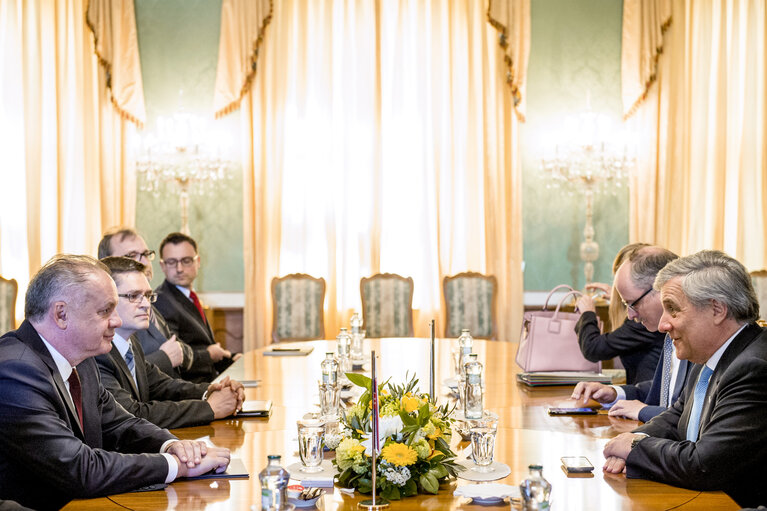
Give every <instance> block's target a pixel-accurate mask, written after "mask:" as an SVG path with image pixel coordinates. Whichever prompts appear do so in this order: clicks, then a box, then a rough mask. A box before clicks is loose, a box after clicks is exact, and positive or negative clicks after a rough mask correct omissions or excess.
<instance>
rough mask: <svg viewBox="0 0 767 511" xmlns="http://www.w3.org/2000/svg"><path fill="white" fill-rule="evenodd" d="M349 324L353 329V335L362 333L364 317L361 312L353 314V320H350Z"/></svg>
mask: <svg viewBox="0 0 767 511" xmlns="http://www.w3.org/2000/svg"><path fill="white" fill-rule="evenodd" d="M349 324H350V325H351V327H352V335H354V334H361V333H362V317H360V313H359V312H355V313H354V314H352V319H351V320H349Z"/></svg>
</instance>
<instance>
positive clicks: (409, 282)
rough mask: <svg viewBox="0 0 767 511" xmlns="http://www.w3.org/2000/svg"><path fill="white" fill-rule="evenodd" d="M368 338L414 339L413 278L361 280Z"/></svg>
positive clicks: (380, 275)
mask: <svg viewBox="0 0 767 511" xmlns="http://www.w3.org/2000/svg"><path fill="white" fill-rule="evenodd" d="M360 295H361V297H362V319H363V321H364V325H365V326H364V328H365V336H366V337H371V338H380V337H413V335H414V334H413V279H412V278H411V277H407V278H405V277H401V276H400V275H397V274H394V273H378V274H376V275H373V276H372V277H364V278H362V280H360Z"/></svg>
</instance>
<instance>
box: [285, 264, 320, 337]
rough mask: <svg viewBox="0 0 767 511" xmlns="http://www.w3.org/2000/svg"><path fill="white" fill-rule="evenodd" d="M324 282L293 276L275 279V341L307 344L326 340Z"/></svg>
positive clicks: (317, 279)
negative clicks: (305, 342) (309, 341)
mask: <svg viewBox="0 0 767 511" xmlns="http://www.w3.org/2000/svg"><path fill="white" fill-rule="evenodd" d="M324 303H325V279H323V278H315V277H312V276H310V275H305V274H303V273H292V274H290V275H286V276H284V277H280V278H278V277H275V278H273V279H272V306H273V309H274V320H273V324H272V339H273V340H274V342H280V341H306V340H311V339H324V338H325V319H324Z"/></svg>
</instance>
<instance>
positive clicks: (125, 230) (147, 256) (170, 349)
mask: <svg viewBox="0 0 767 511" xmlns="http://www.w3.org/2000/svg"><path fill="white" fill-rule="evenodd" d="M98 255H99V259H103V258H105V257H109V256H122V257H129V258H131V259H133V260H135V261H138V262H140V263H142V264H144V265H145V267H146V277H147V279H148V280H150V281H151V280H152V276H153V272H152V261H153V260H154V257H155V252H154V250H149V248H148V247H147V244H146V242H145V241H144V238H142V237H141V236H140V235H139V234H138V233H137V232H136V231H135V230H134V229H131V228H130V227H115V228H113V229H110V230H108V231H107V232H106V233H104V236H103V237H102V238H101V241H100V242H99V248H98ZM135 335H136V338H137V339H138V341H139V343H141V347H142V348H143V350H144V354H145V355H146V359H147V360H148V361H149V362H151V363H152V364H154V365H156V366H157V367H159V368H160V369H161V370H162V371H163V372H164V373H165V374H167V375H168V376H171V377H173V378H178V377H181V378H186V377H187V373H188V372H192V373H197V372H200V370H201V369H200V368H195V367H194V366H195V364H200V363H201V362H200V361H196V360H195V358H194V350H192V347H191V346H189V345H188V344H186V343H185V342H183V340H179V339H176V336H175V334H173V333H172V332H171V331H170V329H169V328H168V325H167V323H166V322H165V318H163V317H162V314H160V312H159V311H157V309H156V308H155V307H154V305H152V307H151V309H150V317H149V328H147V329H145V330H139V331H138V332H136V334H135ZM202 370H203V371H208V370H209V369H208V368H207V367H203V368H202Z"/></svg>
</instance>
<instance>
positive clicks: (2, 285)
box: [0, 277, 19, 335]
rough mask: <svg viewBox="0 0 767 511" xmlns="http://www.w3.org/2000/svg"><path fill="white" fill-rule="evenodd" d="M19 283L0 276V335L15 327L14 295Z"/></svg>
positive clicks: (17, 290) (16, 292)
mask: <svg viewBox="0 0 767 511" xmlns="http://www.w3.org/2000/svg"><path fill="white" fill-rule="evenodd" d="M18 292H19V285H18V283H17V282H16V281H15V280H14V279H11V280H6V279H4V278H3V277H0V335H2V334H4V333H5V332H8V331H9V330H13V329H14V328H15V327H16V295H17V294H18Z"/></svg>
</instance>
